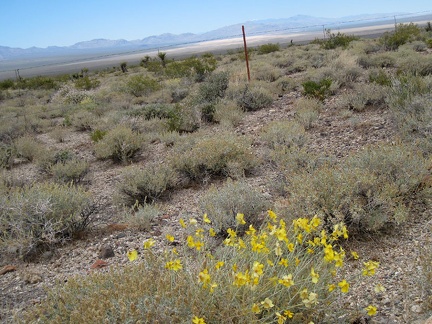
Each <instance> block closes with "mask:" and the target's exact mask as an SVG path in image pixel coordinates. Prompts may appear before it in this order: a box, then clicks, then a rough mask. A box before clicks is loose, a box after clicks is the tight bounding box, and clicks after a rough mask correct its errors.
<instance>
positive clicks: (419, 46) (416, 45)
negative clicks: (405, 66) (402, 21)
mask: <svg viewBox="0 0 432 324" xmlns="http://www.w3.org/2000/svg"><path fill="white" fill-rule="evenodd" d="M411 46H412V49H413V50H414V51H416V52H424V51H426V49H427V45H426V43H425V42H421V41H415V42H412V43H411Z"/></svg>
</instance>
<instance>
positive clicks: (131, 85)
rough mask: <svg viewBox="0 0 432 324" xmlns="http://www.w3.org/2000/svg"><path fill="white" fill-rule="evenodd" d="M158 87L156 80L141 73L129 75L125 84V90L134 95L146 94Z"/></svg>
mask: <svg viewBox="0 0 432 324" xmlns="http://www.w3.org/2000/svg"><path fill="white" fill-rule="evenodd" d="M159 89H160V84H159V82H158V81H157V80H155V79H152V78H150V77H147V76H143V75H134V76H131V77H130V78H129V79H128V80H127V81H126V84H125V91H126V92H127V93H130V94H132V95H134V96H135V97H141V96H147V95H149V94H150V93H152V92H154V91H157V90H159Z"/></svg>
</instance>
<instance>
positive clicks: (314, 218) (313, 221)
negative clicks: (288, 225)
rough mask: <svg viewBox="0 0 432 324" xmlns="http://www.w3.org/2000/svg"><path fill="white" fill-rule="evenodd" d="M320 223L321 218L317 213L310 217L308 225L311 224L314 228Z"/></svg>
mask: <svg viewBox="0 0 432 324" xmlns="http://www.w3.org/2000/svg"><path fill="white" fill-rule="evenodd" d="M320 224H321V219H319V218H318V216H317V215H315V216H314V217H312V219H311V220H310V225H311V226H312V228H313V229H316V228H317V227H318V226H320Z"/></svg>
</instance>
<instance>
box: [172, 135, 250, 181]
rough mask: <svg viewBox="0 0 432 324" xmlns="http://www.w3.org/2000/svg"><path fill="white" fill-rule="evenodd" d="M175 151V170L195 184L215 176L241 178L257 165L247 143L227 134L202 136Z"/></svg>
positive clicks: (246, 140) (245, 140) (244, 139)
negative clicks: (188, 145)
mask: <svg viewBox="0 0 432 324" xmlns="http://www.w3.org/2000/svg"><path fill="white" fill-rule="evenodd" d="M178 149H179V153H180V155H179V156H178V157H177V158H176V160H175V161H174V164H175V166H176V168H177V169H178V170H179V171H180V172H181V173H182V174H183V175H184V176H186V177H187V179H189V180H191V181H195V182H199V181H207V180H208V179H210V178H212V177H215V176H223V177H227V176H230V177H241V176H243V175H244V173H245V172H248V171H251V170H252V168H254V167H255V166H256V165H257V159H256V157H255V156H254V155H253V153H252V152H251V150H250V142H249V140H248V139H246V138H243V137H237V136H234V135H231V134H220V135H219V136H218V137H213V138H205V137H204V138H201V139H199V140H198V141H197V142H196V143H195V144H192V145H191V146H190V147H186V148H184V147H179V148H178Z"/></svg>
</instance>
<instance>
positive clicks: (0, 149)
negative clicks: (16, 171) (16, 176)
mask: <svg viewBox="0 0 432 324" xmlns="http://www.w3.org/2000/svg"><path fill="white" fill-rule="evenodd" d="M13 157H14V148H13V146H12V145H8V144H6V143H0V168H10V167H11V166H12V163H13Z"/></svg>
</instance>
